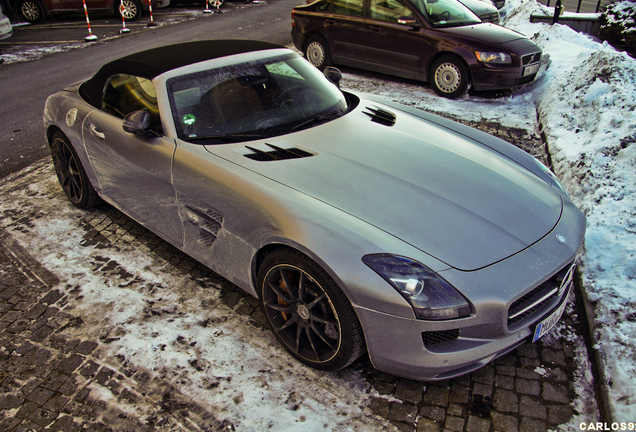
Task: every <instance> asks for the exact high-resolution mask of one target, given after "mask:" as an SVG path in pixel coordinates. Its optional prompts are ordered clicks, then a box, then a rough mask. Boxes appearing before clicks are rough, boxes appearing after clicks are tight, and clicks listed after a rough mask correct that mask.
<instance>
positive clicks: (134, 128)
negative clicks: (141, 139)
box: [122, 110, 150, 135]
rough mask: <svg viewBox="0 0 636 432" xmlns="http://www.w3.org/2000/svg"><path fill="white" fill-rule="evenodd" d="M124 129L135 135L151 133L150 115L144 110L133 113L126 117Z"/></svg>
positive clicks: (123, 123) (123, 124)
mask: <svg viewBox="0 0 636 432" xmlns="http://www.w3.org/2000/svg"><path fill="white" fill-rule="evenodd" d="M122 128H123V129H124V131H126V132H128V133H131V134H134V135H145V134H147V133H150V114H149V113H148V111H143V110H140V111H133V112H131V113H129V114H128V115H126V117H124V120H123V122H122Z"/></svg>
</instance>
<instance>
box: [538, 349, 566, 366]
mask: <svg viewBox="0 0 636 432" xmlns="http://www.w3.org/2000/svg"><path fill="white" fill-rule="evenodd" d="M541 358H542V359H543V361H544V362H546V363H551V364H555V365H559V366H565V354H564V353H563V351H561V350H559V351H557V350H553V349H550V348H545V347H544V348H543V349H542V350H541Z"/></svg>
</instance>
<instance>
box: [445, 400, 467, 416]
mask: <svg viewBox="0 0 636 432" xmlns="http://www.w3.org/2000/svg"><path fill="white" fill-rule="evenodd" d="M463 413H464V408H463V407H462V406H461V405H458V404H455V403H451V404H450V405H448V415H451V416H455V417H461V416H462V415H463Z"/></svg>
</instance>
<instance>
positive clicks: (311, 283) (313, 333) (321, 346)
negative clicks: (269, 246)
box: [258, 250, 364, 371]
mask: <svg viewBox="0 0 636 432" xmlns="http://www.w3.org/2000/svg"><path fill="white" fill-rule="evenodd" d="M258 276H259V277H258V284H259V285H258V288H259V302H260V305H261V308H262V310H263V313H264V314H265V316H266V317H267V322H268V324H269V326H270V328H271V329H272V332H273V333H274V335H275V336H276V338H277V339H278V341H279V342H280V343H281V344H282V345H283V346H284V347H285V349H287V351H289V352H290V353H291V354H292V355H293V356H294V357H296V358H297V359H298V360H300V361H301V362H303V363H305V364H306V365H308V366H311V367H314V368H317V369H321V370H327V371H335V370H338V369H342V368H344V367H346V366H348V365H349V364H351V363H352V362H353V361H355V360H356V359H357V358H358V357H359V356H360V355H361V354H362V352H363V351H364V337H363V334H362V327H361V326H360V322H359V321H358V318H357V316H356V314H355V311H354V310H353V307H352V306H351V303H350V302H349V300H348V299H347V298H346V296H345V295H344V293H343V292H342V291H341V290H340V288H339V287H338V285H337V284H336V283H335V282H334V281H333V280H332V279H331V277H329V275H328V274H327V273H326V272H325V271H324V270H323V269H322V268H320V267H319V266H318V265H317V264H316V263H314V262H313V261H311V260H309V259H308V258H307V257H305V256H304V255H302V254H301V253H299V252H296V251H291V250H277V251H275V252H273V253H271V254H270V255H268V256H267V257H266V258H265V259H264V260H263V264H262V265H261V268H260V269H259V273H258Z"/></svg>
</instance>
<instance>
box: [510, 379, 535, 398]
mask: <svg viewBox="0 0 636 432" xmlns="http://www.w3.org/2000/svg"><path fill="white" fill-rule="evenodd" d="M515 390H516V391H517V392H518V393H522V394H527V395H533V396H539V394H540V393H541V386H540V385H539V381H534V380H526V379H521V378H517V379H516V380H515Z"/></svg>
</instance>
